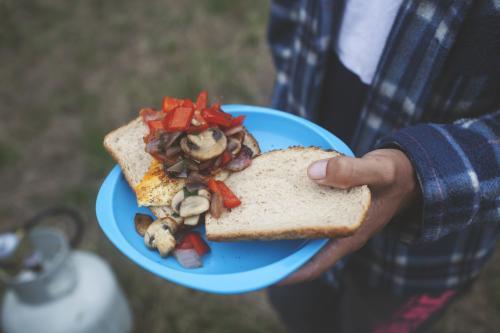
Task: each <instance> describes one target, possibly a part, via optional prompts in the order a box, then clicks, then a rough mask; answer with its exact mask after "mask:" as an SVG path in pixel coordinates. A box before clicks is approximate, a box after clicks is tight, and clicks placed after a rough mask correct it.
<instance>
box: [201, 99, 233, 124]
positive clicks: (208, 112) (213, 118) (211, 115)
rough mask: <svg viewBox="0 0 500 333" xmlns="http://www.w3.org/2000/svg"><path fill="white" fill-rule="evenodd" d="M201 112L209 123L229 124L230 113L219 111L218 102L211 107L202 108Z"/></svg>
mask: <svg viewBox="0 0 500 333" xmlns="http://www.w3.org/2000/svg"><path fill="white" fill-rule="evenodd" d="M201 114H202V116H203V118H205V120H206V121H207V122H208V123H210V124H214V125H220V126H222V127H230V126H231V119H232V117H231V115H230V114H228V113H225V112H223V111H221V110H220V105H219V104H214V105H212V107H211V108H209V109H204V110H203V111H202V113H201Z"/></svg>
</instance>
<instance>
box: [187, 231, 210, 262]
mask: <svg viewBox="0 0 500 333" xmlns="http://www.w3.org/2000/svg"><path fill="white" fill-rule="evenodd" d="M185 238H187V241H188V242H190V243H191V245H192V246H193V248H194V250H195V251H196V253H198V255H199V256H200V257H201V256H202V255H204V254H206V253H207V252H210V248H209V247H208V245H207V243H205V241H204V240H203V238H201V236H200V234H199V233H197V232H195V231H191V232H188V233H187V235H186V236H185Z"/></svg>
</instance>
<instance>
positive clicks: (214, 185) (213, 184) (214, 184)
mask: <svg viewBox="0 0 500 333" xmlns="http://www.w3.org/2000/svg"><path fill="white" fill-rule="evenodd" d="M208 188H209V189H210V191H212V193H218V192H219V186H218V185H217V181H216V180H215V179H213V178H210V179H209V180H208Z"/></svg>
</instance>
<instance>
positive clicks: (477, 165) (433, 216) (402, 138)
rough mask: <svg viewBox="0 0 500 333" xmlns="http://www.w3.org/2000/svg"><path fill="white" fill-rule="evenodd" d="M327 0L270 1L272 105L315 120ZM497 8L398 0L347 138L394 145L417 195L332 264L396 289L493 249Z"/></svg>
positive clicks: (443, 274) (454, 279)
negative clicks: (414, 202) (412, 174)
mask: <svg viewBox="0 0 500 333" xmlns="http://www.w3.org/2000/svg"><path fill="white" fill-rule="evenodd" d="M336 3H338V2H337V1H335V0H322V1H312V0H311V1H308V0H297V1H290V0H288V1H287V0H275V1H274V2H273V3H272V5H271V19H270V22H269V30H268V38H269V43H270V46H271V51H272V55H273V60H274V63H275V66H276V71H277V76H276V82H275V89H274V93H273V99H272V104H273V107H275V108H277V109H281V110H285V111H288V112H291V113H294V114H297V115H300V116H303V117H307V118H309V119H311V120H315V119H316V117H317V114H316V112H317V111H316V110H317V108H316V106H317V105H318V103H319V99H320V96H319V94H320V92H321V91H322V89H321V88H322V82H323V79H324V73H325V66H326V63H327V60H328V57H331V56H333V52H334V51H333V42H334V39H335V30H336V24H337V22H338V16H339V10H338V9H337V8H335V7H334V6H335V5H336ZM499 15H500V3H499V1H498V0H489V1H476V2H473V1H472V0H454V1H451V0H444V1H441V0H440V1H438V0H435V1H417V0H404V1H403V3H402V5H401V8H400V10H399V13H398V15H397V17H396V21H395V22H394V25H393V28H392V30H391V33H390V35H389V38H388V40H387V43H386V45H385V48H384V52H383V54H382V57H381V59H380V61H379V64H378V67H377V71H376V74H375V77H374V80H373V82H372V84H371V85H370V87H369V92H368V96H367V98H366V100H365V101H364V107H363V110H362V113H361V116H360V119H359V121H358V124H357V129H356V132H355V135H354V138H353V140H352V142H350V146H351V148H353V150H354V151H355V153H356V154H358V155H361V154H364V153H366V152H367V151H369V150H372V149H375V148H381V147H397V148H399V149H401V150H403V151H404V152H405V153H406V154H407V156H408V157H409V159H410V160H411V161H412V164H413V166H414V168H415V170H416V173H417V178H418V181H419V184H420V188H421V191H422V205H421V207H419V209H418V213H416V214H406V215H405V216H401V217H399V218H397V219H399V220H400V221H397V219H396V220H394V221H391V222H390V223H389V224H388V226H387V227H386V228H385V229H384V230H383V232H381V233H380V234H378V235H377V236H375V237H374V238H373V239H372V240H370V241H369V242H368V243H367V244H366V246H365V247H364V248H363V249H361V250H360V251H358V252H357V253H355V254H353V255H352V256H350V257H349V258H348V260H344V261H341V262H340V263H338V265H336V267H335V268H334V269H333V270H332V272H338V271H339V270H340V269H341V268H342V267H343V266H345V265H350V266H352V267H354V268H355V269H357V270H358V271H359V273H360V274H357V276H360V277H362V278H366V279H367V283H368V284H370V285H372V286H377V287H383V288H387V289H389V290H391V291H392V292H394V293H397V294H404V293H415V292H424V291H441V290H444V289H447V288H453V287H460V286H463V285H465V284H466V283H468V282H470V281H472V280H473V279H474V278H475V277H476V276H477V274H478V273H479V270H480V269H481V267H482V266H483V264H484V263H485V262H486V260H487V259H488V257H489V256H490V254H491V253H492V251H493V248H494V245H495V242H496V238H497V236H498V234H499V233H500V224H499V222H500V84H499V83H500V79H499V78H500V74H499V73H500V69H499V62H500V61H499V59H500V58H499V56H500V45H499V40H500V38H499V37H500V25H499V24H500V16H499ZM334 116H335V115H333V117H334ZM417 217H418V218H417ZM330 276H333V274H332V273H331V274H330Z"/></svg>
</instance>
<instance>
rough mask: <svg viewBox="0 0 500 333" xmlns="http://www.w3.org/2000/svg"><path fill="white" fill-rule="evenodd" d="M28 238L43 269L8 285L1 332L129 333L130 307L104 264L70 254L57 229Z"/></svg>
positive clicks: (88, 256)
mask: <svg viewBox="0 0 500 333" xmlns="http://www.w3.org/2000/svg"><path fill="white" fill-rule="evenodd" d="M30 237H31V240H32V242H33V244H34V245H35V247H36V248H37V250H38V251H40V253H41V254H42V256H43V270H42V271H41V272H40V273H37V274H30V275H24V276H23V275H20V276H19V277H17V278H16V279H15V280H11V281H7V282H6V285H7V291H6V293H5V295H4V299H3V303H2V313H1V321H2V329H3V332H5V333H100V332H102V333H126V332H130V331H131V329H132V315H131V312H130V308H129V306H128V303H127V300H126V298H125V296H124V294H123V292H122V291H121V289H120V287H119V285H118V283H117V280H116V278H115V276H114V274H113V272H112V271H111V269H110V267H109V265H108V264H107V263H106V262H104V261H103V260H102V259H101V258H99V257H98V256H96V255H94V254H91V253H89V252H84V251H72V250H71V249H70V248H69V247H68V243H67V240H66V239H65V237H64V236H63V235H62V234H61V233H60V232H59V231H57V230H56V229H50V228H43V229H42V228H39V229H34V230H33V231H32V232H31V234H30ZM4 282H5V281H4Z"/></svg>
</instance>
